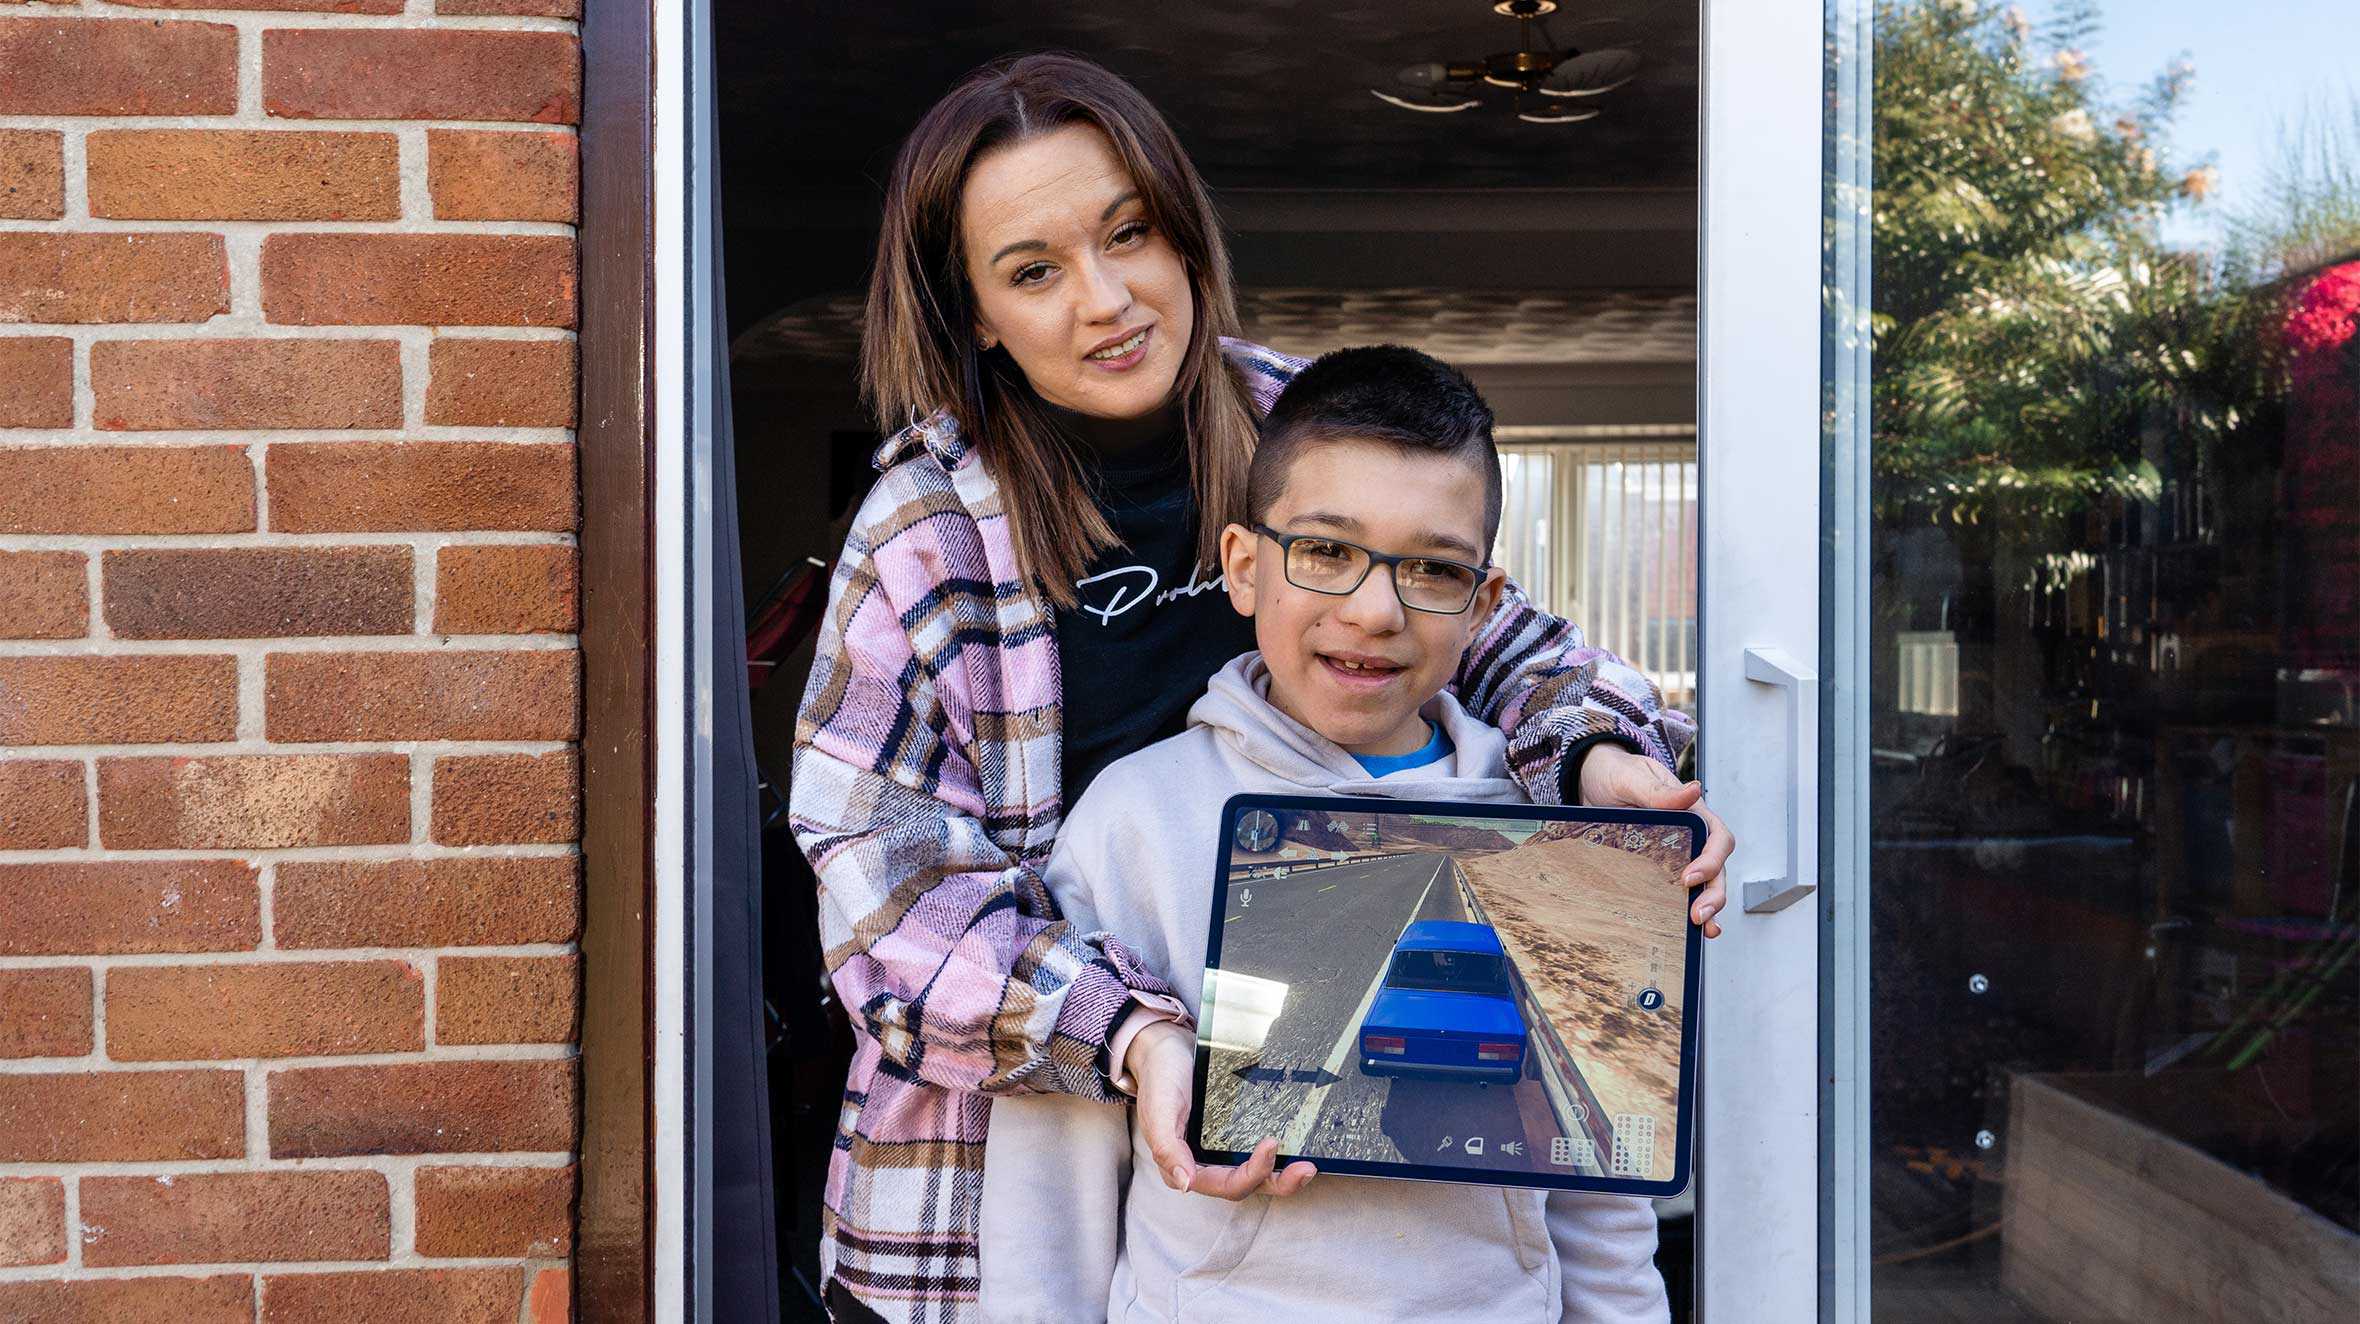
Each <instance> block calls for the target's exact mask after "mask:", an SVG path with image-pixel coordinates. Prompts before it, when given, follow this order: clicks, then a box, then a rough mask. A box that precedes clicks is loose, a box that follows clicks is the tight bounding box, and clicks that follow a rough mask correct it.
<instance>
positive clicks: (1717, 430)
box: [1696, 0, 1824, 1324]
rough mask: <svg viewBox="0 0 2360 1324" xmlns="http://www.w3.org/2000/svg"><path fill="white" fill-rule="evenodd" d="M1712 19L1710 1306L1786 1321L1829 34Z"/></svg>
mask: <svg viewBox="0 0 2360 1324" xmlns="http://www.w3.org/2000/svg"><path fill="white" fill-rule="evenodd" d="M1703 31H1704V39H1703V42H1702V54H1703V86H1704V94H1703V116H1702V124H1703V129H1702V139H1703V141H1702V143H1701V144H1700V151H1701V157H1702V161H1703V170H1702V175H1703V178H1702V181H1701V189H1702V195H1703V196H1702V207H1703V213H1704V214H1703V218H1702V227H1701V234H1702V252H1701V254H1700V269H1699V277H1698V293H1699V302H1698V310H1699V315H1700V318H1701V326H1700V328H1699V336H1700V340H1701V344H1700V345H1699V351H1698V363H1699V368H1700V370H1699V373H1698V396H1699V398H1698V407H1697V420H1698V426H1697V464H1698V477H1699V483H1700V489H1701V490H1700V496H1701V500H1702V514H1701V517H1700V518H1701V537H1700V540H1699V553H1700V554H1699V572H1698V578H1699V584H1698V588H1699V601H1700V603H1701V608H1700V611H1699V617H1700V619H1699V621H1698V634H1699V663H1700V673H1701V674H1700V676H1699V681H1700V710H1699V717H1700V719H1701V726H1702V728H1703V738H1702V746H1703V747H1702V759H1701V763H1700V768H1701V774H1702V779H1703V781H1704V784H1705V787H1706V789H1707V792H1708V794H1709V796H1710V800H1711V803H1712V804H1713V806H1714V807H1715V809H1716V810H1717V811H1718V812H1719V813H1720V814H1721V816H1722V817H1723V818H1724V819H1726V820H1727V821H1728V823H1729V825H1730V827H1731V829H1732V830H1733V831H1735V832H1736V833H1737V835H1738V848H1737V853H1736V855H1735V856H1734V857H1733V858H1732V859H1731V861H1730V869H1729V874H1728V877H1729V897H1730V904H1729V908H1728V909H1727V911H1725V912H1724V913H1723V915H1722V923H1723V925H1724V927H1725V928H1726V929H1727V932H1726V933H1724V934H1723V935H1722V937H1721V938H1720V939H1718V940H1717V941H1714V942H1711V943H1708V944H1707V945H1706V950H1705V967H1704V1012H1703V1017H1702V1021H1701V1025H1702V1031H1703V1046H1702V1054H1701V1062H1700V1067H1699V1073H1698V1074H1699V1081H1698V1086H1699V1088H1698V1093H1699V1096H1700V1097H1701V1098H1703V1099H1706V1100H1711V1101H1712V1104H1711V1107H1710V1108H1709V1110H1707V1111H1705V1112H1704V1114H1703V1115H1702V1116H1701V1117H1700V1119H1699V1124H1698V1127H1697V1156H1696V1174H1697V1242H1696V1274H1697V1280H1696V1281H1697V1317H1698V1318H1699V1319H1700V1320H1702V1321H1705V1324H1751V1322H1752V1321H1774V1322H1776V1324H1787V1322H1788V1321H1808V1320H1813V1319H1816V1318H1818V1317H1819V1312H1820V1301H1819V1296H1820V1291H1819V1287H1820V1283H1819V1268H1820V1227H1819V1208H1820V1195H1819V1192H1820V1152H1819V1149H1820V1135H1819V1114H1820V1093H1819V1074H1820V1073H1819V1051H1818V1050H1819V1024H1820V1015H1819V1009H1820V980H1819V948H1820V925H1819V912H1820V909H1821V902H1822V901H1823V898H1822V897H1821V896H1820V895H1819V894H1818V893H1817V891H1816V888H1817V886H1818V882H1819V867H1818V860H1819V845H1820V834H1819V814H1818V805H1819V800H1820V797H1819V794H1818V791H1819V757H1818V744H1819V721H1818V710H1819V681H1818V676H1819V675H1820V674H1821V671H1822V668H1821V666H1820V662H1819V652H1820V638H1819V635H1820V616H1819V594H1820V522H1819V508H1820V471H1821V463H1820V417H1819V414H1820V298H1819V288H1820V218H1821V193H1820V176H1821V161H1820V147H1821V137H1820V127H1821V126H1820V115H1821V96H1822V86H1823V70H1822V58H1823V55H1822V52H1823V46H1822V42H1823V39H1824V31H1823V26H1822V16H1821V10H1820V6H1819V5H1817V4H1801V3H1795V0H1778V2H1775V3H1773V2H1772V0H1713V2H1710V3H1707V4H1706V5H1705V6H1704V30H1703ZM1797 902H1800V904H1797ZM1773 907H1776V908H1773Z"/></svg>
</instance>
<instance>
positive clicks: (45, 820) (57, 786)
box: [0, 759, 90, 850]
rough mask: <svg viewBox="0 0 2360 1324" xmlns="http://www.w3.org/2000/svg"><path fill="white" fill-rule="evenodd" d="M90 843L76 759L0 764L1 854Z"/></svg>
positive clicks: (1, 761)
mask: <svg viewBox="0 0 2360 1324" xmlns="http://www.w3.org/2000/svg"><path fill="white" fill-rule="evenodd" d="M89 840H90V806H89V798H88V796H87V794H86V793H85V791H84V789H83V776H82V764H81V761H80V760H78V759H0V850H55V849H57V848H59V847H61V846H81V845H85V844H87V843H88V842H89Z"/></svg>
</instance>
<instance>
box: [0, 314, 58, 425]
mask: <svg viewBox="0 0 2360 1324" xmlns="http://www.w3.org/2000/svg"><path fill="white" fill-rule="evenodd" d="M73 425H74V342H73V341H71V340H68V339H66V338H65V337H64V336H0V428H70V427H72V426H73Z"/></svg>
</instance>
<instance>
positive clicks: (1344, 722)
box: [981, 346, 1669, 1324]
mask: <svg viewBox="0 0 2360 1324" xmlns="http://www.w3.org/2000/svg"><path fill="white" fill-rule="evenodd" d="M1491 428H1492V415H1491V410H1490V409H1489V407H1487V406H1486V405H1485V404H1484V403H1483V399H1482V397H1481V396H1479V395H1478V394H1476V392H1475V389H1474V387H1473V386H1472V385H1471V384H1470V383H1469V382H1468V381H1467V379H1466V378H1465V377H1463V376H1461V375H1460V374H1459V373H1458V372H1456V371H1455V370H1453V369H1451V368H1450V367H1448V366H1447V365H1445V364H1443V363H1440V362H1438V361H1436V360H1434V359H1432V358H1429V357H1427V356H1426V355H1424V354H1420V353H1417V352H1416V351H1414V350H1407V349H1400V348H1396V347H1391V346H1384V347H1377V348H1369V349H1351V350H1342V351H1338V352H1337V353H1334V354H1330V355H1328V356H1327V357H1325V358H1323V359H1321V360H1319V361H1318V362H1317V363H1314V364H1313V365H1311V366H1310V367H1309V368H1307V369H1305V370H1304V371H1303V372H1302V373H1301V374H1300V375H1299V376H1297V377H1296V378H1295V380H1294V382H1293V383H1292V384H1291V385H1290V386H1288V388H1287V390H1286V392H1285V394H1283V395H1281V396H1280V397H1279V399H1278V401H1277V403H1276V404H1275V405H1274V406H1273V407H1272V409H1271V412H1270V415H1269V417H1268V419H1267V420H1266V421H1265V423H1264V427H1263V436H1262V441H1261V445H1260V448H1259V450H1258V452H1257V454H1256V455H1255V458H1254V464H1253V470H1252V477H1251V480H1250V486H1249V496H1248V509H1249V512H1250V515H1251V518H1252V520H1253V527H1251V528H1248V527H1241V526H1239V525H1234V524H1233V525H1231V526H1229V528H1227V529H1226V530H1224V531H1223V534H1222V543H1221V550H1222V566H1223V570H1224V572H1225V575H1226V579H1227V587H1228V591H1229V596H1230V601H1231V602H1232V604H1234V605H1235V606H1236V608H1237V610H1238V611H1239V612H1241V613H1243V614H1245V615H1248V616H1251V617H1253V619H1254V637H1255V642H1256V643H1257V644H1258V645H1259V648H1258V651H1256V652H1253V653H1248V654H1246V655H1244V656H1242V657H1240V658H1238V659H1236V660H1235V661H1234V662H1232V663H1230V664H1229V665H1228V666H1227V667H1226V668H1224V669H1223V670H1222V671H1221V672H1220V673H1218V674H1217V675H1215V676H1214V677H1213V680H1212V683H1211V685H1210V687H1209V689H1208V691H1207V693H1206V694H1205V696H1204V698H1202V699H1200V700H1199V701H1198V702H1197V704H1196V706H1195V707H1194V708H1193V709H1191V710H1190V712H1189V729H1188V730H1187V731H1185V732H1183V733H1182V734H1180V735H1178V736H1174V737H1172V738H1171V739H1169V740H1165V741H1161V742H1159V743H1157V744H1155V745H1151V746H1149V747H1148V748H1146V749H1143V750H1141V751H1139V752H1138V753H1136V754H1133V755H1131V756H1130V757H1129V758H1126V759H1122V760H1120V761H1118V762H1116V763H1115V764H1113V765H1112V766H1110V767H1109V768H1107V769H1106V771H1105V772H1103V773H1102V774H1100V775H1099V777H1098V779H1097V780H1096V781H1095V782H1093V783H1092V784H1091V785H1090V788H1089V790H1088V791H1087V792H1086V793H1085V794H1084V795H1083V796H1082V798H1081V801H1080V803H1078V804H1076V805H1075V806H1074V808H1073V812H1072V814H1071V815H1070V816H1069V817H1068V818H1067V819H1066V821H1065V825H1064V827H1063V829H1062V830H1061V832H1060V833H1059V836H1058V841H1057V849H1056V852H1055V854H1054V856H1053V857H1052V858H1051V860H1050V863H1049V867H1048V870H1047V875H1046V877H1047V881H1048V884H1049V888H1050V890H1051V892H1052V893H1053V894H1054V895H1055V896H1056V899H1057V902H1058V904H1059V906H1061V907H1062V908H1063V911H1064V914H1065V915H1066V917H1067V918H1068V919H1070V920H1071V921H1072V922H1073V924H1074V925H1075V926H1076V927H1077V928H1080V929H1084V930H1092V931H1095V930H1105V931H1108V932H1111V933H1115V934H1118V935H1120V936H1121V937H1122V939H1123V940H1124V941H1125V942H1126V943H1128V944H1129V945H1130V946H1131V947H1132V949H1133V950H1134V951H1136V952H1137V953H1138V954H1139V955H1140V957H1141V958H1142V959H1143V960H1145V961H1146V962H1147V963H1148V964H1149V965H1150V966H1151V967H1154V968H1155V969H1157V970H1158V972H1159V973H1161V974H1163V975H1164V976H1165V978H1167V979H1168V980H1169V981H1170V982H1171V984H1172V987H1173V988H1174V990H1175V991H1176V992H1177V993H1178V995H1179V997H1180V999H1181V1000H1182V1001H1183V1002H1184V1003H1186V1004H1187V1007H1188V1010H1189V1012H1190V1014H1192V1015H1194V1014H1197V1013H1198V1010H1199V1001H1198V999H1199V994H1200V992H1201V989H1202V985H1203V982H1204V950H1205V920H1206V916H1207V915H1208V914H1210V912H1211V909H1212V891H1211V889H1212V877H1213V871H1214V866H1215V862H1216V861H1215V855H1216V852H1217V842H1216V840H1215V837H1216V824H1217V823H1218V821H1219V815H1220V809H1221V805H1222V803H1223V802H1224V801H1226V800H1227V799H1228V798H1229V797H1230V796H1232V795H1235V794H1238V793H1240V792H1245V791H1260V792H1274V793H1288V794H1297V795H1302V794H1324V793H1336V794H1343V795H1358V796H1391V797H1396V798H1403V799H1427V800H1470V801H1520V800H1522V799H1523V798H1524V796H1523V794H1522V792H1521V791H1520V790H1518V788H1517V786H1516V783H1515V782H1514V781H1513V780H1511V779H1510V778H1509V776H1508V770H1507V765H1506V749H1505V746H1504V744H1503V740H1502V737H1501V736H1500V734H1499V733H1498V732H1496V731H1494V730H1492V729H1491V728H1490V727H1488V726H1486V725H1485V724H1484V723H1482V722H1479V721H1476V720H1474V719H1472V718H1470V717H1469V716H1468V715H1467V714H1466V712H1465V711H1463V710H1462V709H1461V708H1460V707H1459V705H1458V703H1457V701H1456V700H1455V699H1453V698H1452V697H1451V696H1450V695H1448V694H1446V693H1444V692H1443V687H1444V685H1445V684H1446V683H1447V682H1448V681H1449V680H1450V678H1451V675H1452V674H1453V672H1454V671H1455V670H1456V668H1457V665H1458V660H1459V657H1460V654H1461V653H1462V652H1463V651H1464V649H1465V648H1466V646H1467V644H1468V641H1469V640H1470V638H1471V637H1472V635H1473V633H1474V631H1475V630H1476V628H1477V627H1478V626H1479V625H1480V623H1481V622H1482V620H1483V619H1484V617H1485V616H1486V615H1487V614H1488V613H1489V612H1490V610H1491V608H1492V606H1493V604H1494V603H1496V602H1497V601H1498V598H1499V594H1500V591H1501V585H1502V582H1503V576H1502V573H1501V572H1500V571H1499V570H1498V569H1497V568H1493V567H1491V566H1490V565H1489V560H1490V549H1491V544H1492V539H1493V537H1494V535H1495V534H1496V533H1497V532H1498V526H1499V512H1500V466H1499V455H1498V452H1497V451H1496V450H1495V449H1494V448H1493V445H1492V436H1491ZM1372 552H1373V553H1375V554H1377V555H1380V556H1386V557H1402V558H1409V559H1404V560H1399V561H1396V562H1394V563H1393V564H1392V565H1390V566H1388V565H1385V564H1381V563H1378V562H1375V561H1373V560H1372V559H1371V557H1370V553H1372ZM1134 1130H1135V1128H1134V1127H1133V1126H1132V1125H1131V1121H1130V1112H1129V1110H1126V1109H1116V1108H1109V1107H1107V1106H1106V1105H1104V1104H1100V1103H1093V1102H1089V1101H1086V1100H1081V1099H1076V1098H1071V1097H1067V1096H1063V1095H1032V1096H1022V1097H1014V1098H1002V1099H998V1100H996V1101H995V1102H994V1104H993V1107H992V1118H991V1128H990V1141H989V1144H988V1148H987V1149H986V1153H985V1160H984V1180H983V1208H982V1219H981V1227H982V1279H983V1281H982V1305H983V1313H984V1316H985V1318H987V1319H992V1320H1017V1321H1035V1320H1038V1321H1057V1322H1058V1324H1066V1322H1067V1321H1074V1320H1086V1319H1120V1320H1126V1321H1128V1320H1187V1321H1190V1324H1196V1322H1197V1321H1224V1320H1240V1321H1248V1320H1250V1321H1256V1322H1257V1324H1260V1322H1261V1321H1283V1322H1284V1324H1305V1322H1306V1321H1314V1320H1354V1321H1359V1320H1377V1319H1405V1320H1406V1319H1415V1320H1437V1321H1444V1320H1465V1321H1470V1322H1472V1321H1478V1320H1480V1321H1484V1322H1485V1324H1504V1322H1507V1321H1533V1322H1535V1324H1541V1322H1543V1321H1559V1320H1585V1321H1611V1322H1613V1324H1625V1322H1632V1324H1635V1322H1636V1321H1661V1320H1665V1319H1667V1318H1668V1316H1669V1311H1668V1307H1667V1304H1666V1301H1665V1297H1664V1289H1663V1280H1662V1278H1661V1276H1660V1275H1658V1274H1657V1272H1656V1270H1655V1266H1654V1262H1653V1261H1654V1254H1655V1214H1654V1211H1653V1209H1652V1207H1651V1206H1650V1205H1649V1204H1648V1203H1647V1202H1646V1201H1644V1200H1638V1199H1630V1198H1623V1197H1615V1196H1597V1195H1576V1194H1569V1193H1564V1192H1540V1191H1533V1190H1524V1189H1503V1188H1498V1187H1485V1186H1464V1185H1444V1184H1433V1183H1425V1182H1406V1181H1386V1180H1379V1179H1373V1178H1355V1177H1345V1176H1329V1177H1323V1178H1320V1179H1318V1180H1317V1181H1315V1182H1312V1183H1311V1184H1309V1185H1307V1186H1302V1187H1300V1189H1299V1190H1298V1192H1297V1193H1296V1194H1292V1195H1286V1196H1283V1197H1273V1196H1270V1195H1252V1196H1248V1197H1246V1198H1245V1199H1244V1200H1242V1201H1238V1202H1234V1203H1233V1202H1230V1201H1226V1200H1220V1199H1215V1198H1212V1197H1208V1196H1204V1195H1197V1194H1191V1193H1188V1192H1187V1191H1183V1190H1175V1189H1173V1188H1172V1186H1171V1185H1170V1184H1169V1183H1167V1182H1165V1181H1163V1180H1161V1179H1159V1177H1158V1176H1157V1174H1156V1169H1155V1163H1154V1160H1153V1159H1152V1158H1151V1157H1150V1156H1149V1152H1148V1149H1147V1146H1146V1143H1145V1141H1144V1140H1143V1139H1141V1138H1139V1137H1137V1136H1135V1135H1134V1134H1133V1133H1134ZM1134 1174H1136V1179H1135V1178H1134ZM1289 1175H1290V1176H1291V1177H1293V1178H1294V1179H1295V1180H1300V1174H1299V1173H1292V1172H1290V1174H1289ZM1274 1185H1277V1186H1280V1187H1281V1188H1282V1189H1284V1188H1290V1187H1292V1186H1293V1185H1294V1182H1293V1181H1287V1182H1282V1183H1274Z"/></svg>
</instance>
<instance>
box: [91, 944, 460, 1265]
mask: <svg viewBox="0 0 2360 1324" xmlns="http://www.w3.org/2000/svg"><path fill="white" fill-rule="evenodd" d="M425 989H426V980H425V978H424V977H423V976H422V975H420V974H419V973H418V968H417V967H416V966H413V965H411V964H410V963H409V962H407V961H300V962H296V961H273V962H268V963H265V964H261V965H167V966H122V967H118V968H117V969H115V970H113V971H110V972H109V973H108V974H107V1056H108V1057H110V1058H112V1059H114V1060H115V1061H118V1062H194V1061H198V1060H201V1059H207V1058H225V1057H325V1056H328V1055H331V1054H337V1053H402V1052H410V1051H413V1050H416V1049H421V1048H424V1047H425V1046H426V998H425ZM228 1258H231V1259H251V1258H256V1257H253V1256H242V1255H241V1256H230V1257H228ZM260 1258H264V1259H268V1258H270V1257H269V1256H262V1257H260Z"/></svg>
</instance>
